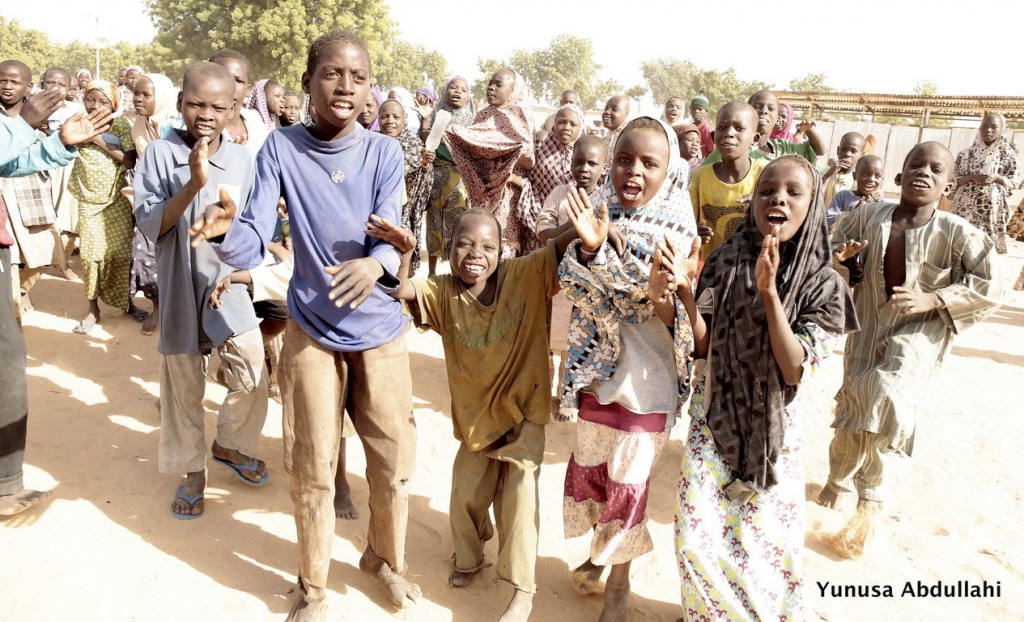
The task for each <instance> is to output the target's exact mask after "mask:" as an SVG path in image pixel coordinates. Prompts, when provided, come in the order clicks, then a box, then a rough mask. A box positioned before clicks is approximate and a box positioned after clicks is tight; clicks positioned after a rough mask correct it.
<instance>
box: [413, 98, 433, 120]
mask: <svg viewBox="0 0 1024 622" xmlns="http://www.w3.org/2000/svg"><path fill="white" fill-rule="evenodd" d="M413 110H415V111H416V112H418V113H419V115H420V116H421V117H422V118H424V119H429V118H430V115H431V114H433V113H434V105H433V104H432V103H431V102H430V100H427V101H426V103H423V104H421V103H419V102H416V105H415V106H413Z"/></svg>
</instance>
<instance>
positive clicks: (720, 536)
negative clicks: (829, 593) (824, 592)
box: [675, 324, 836, 622]
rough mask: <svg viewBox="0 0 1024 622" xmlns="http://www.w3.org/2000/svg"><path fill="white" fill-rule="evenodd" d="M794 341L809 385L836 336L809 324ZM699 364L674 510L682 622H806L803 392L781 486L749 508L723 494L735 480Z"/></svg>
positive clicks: (790, 425)
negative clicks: (710, 419) (711, 417)
mask: <svg viewBox="0 0 1024 622" xmlns="http://www.w3.org/2000/svg"><path fill="white" fill-rule="evenodd" d="M794 334H795V335H796V337H797V339H799V340H800V344H801V345H802V346H803V347H804V351H805V352H806V355H807V356H806V358H805V361H804V379H805V380H806V378H808V377H809V376H810V375H813V374H814V373H815V372H816V371H817V369H818V367H819V366H820V365H821V362H822V361H823V360H824V359H825V357H827V356H828V355H829V354H830V353H831V352H832V348H833V346H834V345H835V341H836V336H835V335H832V334H829V333H826V332H825V331H823V330H821V329H820V328H819V327H818V326H817V325H815V324H805V325H804V326H802V327H800V328H799V329H798V330H797V331H795V333H794ZM712 360H713V358H712ZM700 365H701V366H702V367H701V368H699V369H698V370H697V372H696V376H697V381H696V384H695V386H694V389H693V398H692V399H691V401H690V418H691V419H690V433H689V437H688V438H687V440H686V448H685V450H684V452H683V468H682V473H681V475H680V478H679V505H678V506H677V508H676V529H675V536H676V557H677V560H678V561H679V571H680V577H681V582H682V596H683V609H684V611H685V613H686V615H685V618H684V619H685V620H687V622H715V621H718V620H769V619H771V620H802V619H803V616H802V614H801V591H802V589H803V578H802V573H801V569H802V566H801V561H802V560H801V556H802V553H803V547H804V509H803V504H804V470H803V463H802V459H801V456H800V453H801V449H802V447H803V430H802V428H801V426H800V418H799V416H798V413H799V393H798V394H797V399H795V400H794V401H793V402H791V403H790V404H789V405H787V406H786V408H785V416H784V421H785V429H786V434H785V440H784V441H783V447H782V454H781V456H780V458H779V460H778V462H777V463H776V473H777V474H778V479H779V483H778V484H776V485H775V486H773V487H772V488H771V489H770V490H769V491H768V492H766V493H763V494H755V495H754V496H753V497H751V498H750V499H749V500H747V501H739V500H736V501H732V500H730V499H729V497H728V496H727V495H726V493H725V492H724V491H723V489H724V488H725V487H727V486H728V485H729V483H730V481H731V480H732V474H731V471H730V469H729V468H727V467H726V465H725V463H724V462H723V460H722V456H721V455H720V453H719V451H718V447H717V445H716V444H715V439H714V436H713V435H712V433H711V430H710V429H709V428H708V423H707V419H706V417H705V405H706V404H705V398H706V393H705V384H706V374H704V373H702V372H703V371H704V370H705V369H706V368H704V367H703V363H700ZM708 371H710V370H708Z"/></svg>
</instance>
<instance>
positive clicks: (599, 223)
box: [566, 187, 611, 253]
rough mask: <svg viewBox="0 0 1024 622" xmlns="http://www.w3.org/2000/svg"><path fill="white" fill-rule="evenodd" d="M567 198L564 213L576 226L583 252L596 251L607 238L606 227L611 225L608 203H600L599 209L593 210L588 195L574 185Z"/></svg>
mask: <svg viewBox="0 0 1024 622" xmlns="http://www.w3.org/2000/svg"><path fill="white" fill-rule="evenodd" d="M567 198H568V201H569V206H568V207H569V209H568V210H566V214H567V215H568V216H569V221H570V222H572V224H573V226H574V227H576V235H578V236H579V237H580V244H581V247H582V250H583V252H585V253H596V252H597V249H599V248H601V245H602V244H604V241H605V240H606V239H607V238H608V229H609V227H610V225H611V222H610V221H609V219H608V204H607V203H602V204H601V209H600V211H595V210H594V206H593V205H592V204H591V203H590V197H588V196H587V195H586V193H583V192H580V190H579V188H575V187H573V188H570V189H569V194H568V195H567Z"/></svg>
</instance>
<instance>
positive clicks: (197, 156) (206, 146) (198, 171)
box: [188, 136, 210, 190]
mask: <svg viewBox="0 0 1024 622" xmlns="http://www.w3.org/2000/svg"><path fill="white" fill-rule="evenodd" d="M188 170H189V173H191V175H192V179H191V180H189V183H191V184H192V186H193V187H194V188H196V189H197V190H198V189H202V188H203V187H204V186H206V182H207V181H209V179H210V139H209V138H207V137H206V136H203V137H202V138H200V139H199V140H197V141H196V144H195V145H194V146H193V147H192V152H191V153H189V154H188Z"/></svg>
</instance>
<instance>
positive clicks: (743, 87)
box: [640, 58, 771, 118]
mask: <svg viewBox="0 0 1024 622" xmlns="http://www.w3.org/2000/svg"><path fill="white" fill-rule="evenodd" d="M640 68H641V71H642V72H643V74H644V80H645V81H646V82H647V86H648V88H650V91H651V94H652V95H653V96H654V101H656V102H658V103H664V102H665V101H667V100H668V99H669V98H671V97H680V98H682V99H683V101H684V102H686V103H689V100H690V99H691V98H692V97H693V96H695V95H697V94H699V93H704V94H705V95H706V96H707V98H708V101H709V102H710V105H711V109H710V110H709V112H710V113H711V114H712V118H714V117H713V115H714V114H715V113H716V111H717V110H718V108H719V107H721V106H723V105H724V104H726V103H728V102H730V101H733V100H737V99H738V100H743V101H746V100H747V98H748V97H750V95H751V93H753V92H754V91H758V90H760V89H764V88H770V87H771V85H769V84H767V83H764V82H759V81H756V80H754V81H746V80H741V79H740V78H739V76H737V75H736V70H735V69H733V68H732V67H730V68H728V69H726V70H725V71H720V70H718V69H701V68H700V67H697V66H696V65H695V64H693V63H692V62H691V61H688V60H679V59H676V58H665V59H655V60H649V61H644V62H643V63H641V64H640Z"/></svg>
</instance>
